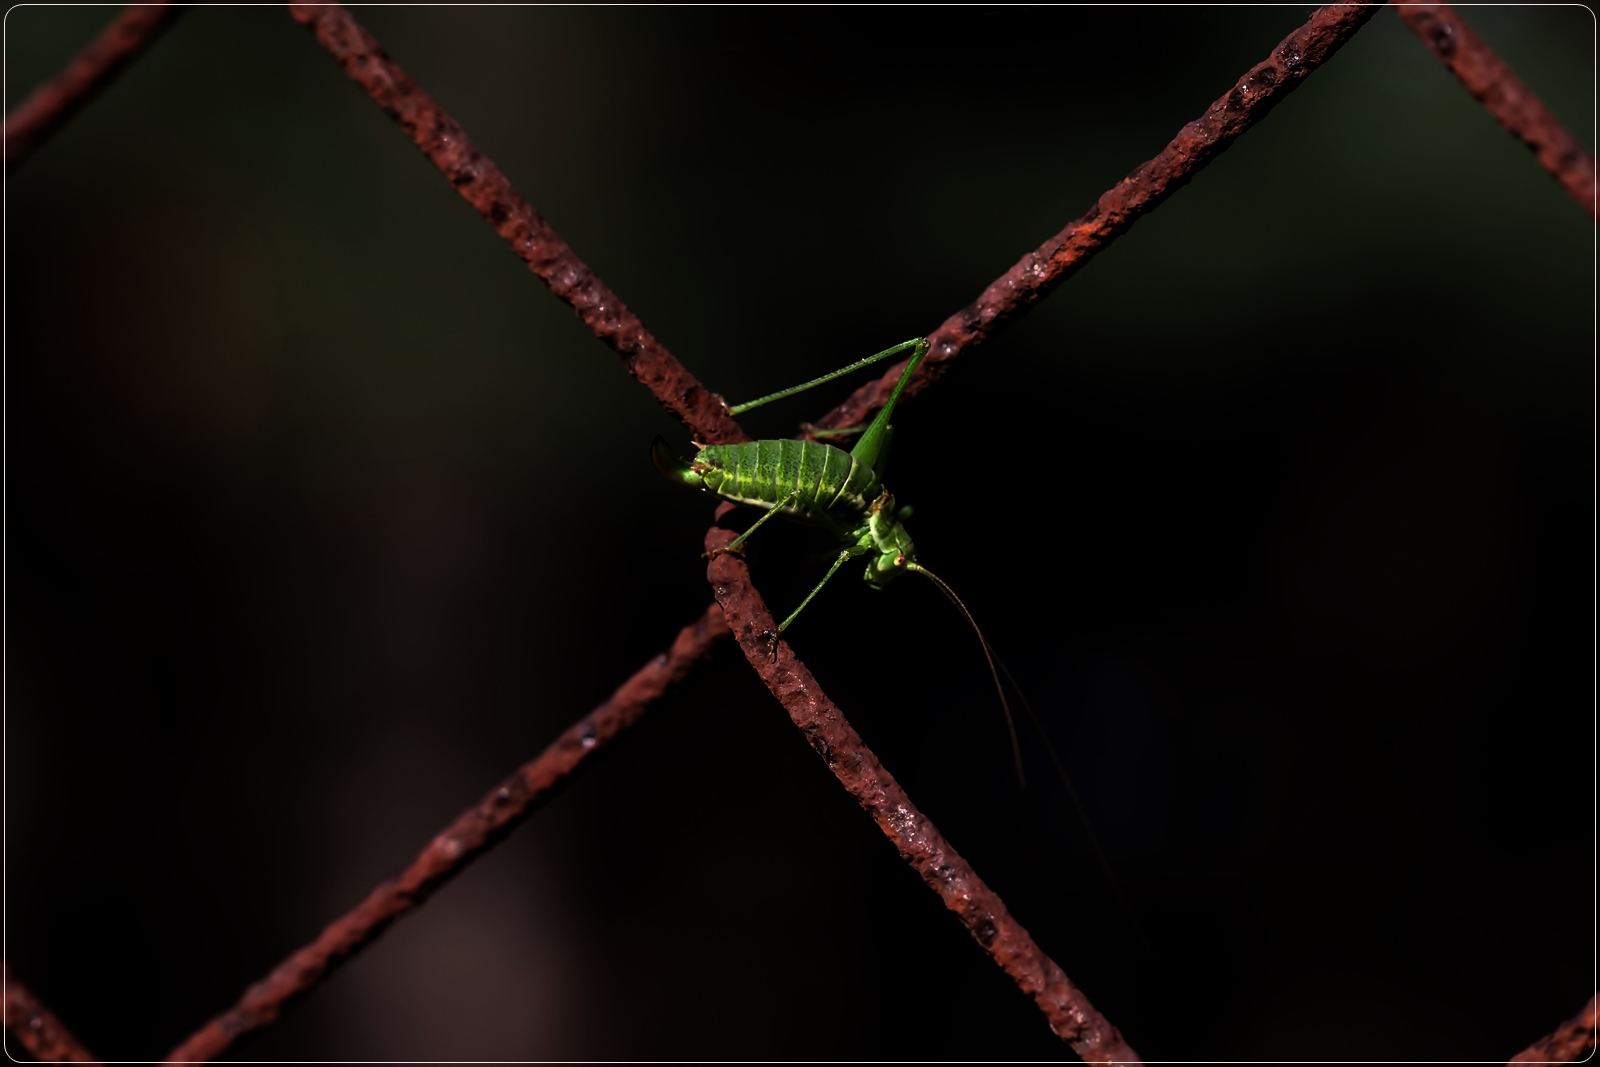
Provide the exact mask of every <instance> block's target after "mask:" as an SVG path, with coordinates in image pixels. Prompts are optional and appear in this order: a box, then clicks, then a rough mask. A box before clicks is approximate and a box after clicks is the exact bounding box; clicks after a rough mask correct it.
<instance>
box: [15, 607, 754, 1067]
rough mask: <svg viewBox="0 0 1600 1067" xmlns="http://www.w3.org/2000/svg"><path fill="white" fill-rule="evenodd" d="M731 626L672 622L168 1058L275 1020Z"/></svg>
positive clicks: (520, 814) (516, 817)
mask: <svg viewBox="0 0 1600 1067" xmlns="http://www.w3.org/2000/svg"><path fill="white" fill-rule="evenodd" d="M728 634H729V630H728V624H727V623H726V622H725V621H724V620H723V615H722V611H721V609H720V608H718V607H717V605H715V604H711V605H709V606H707V608H706V610H705V612H704V613H703V614H702V615H701V616H700V618H699V619H697V620H695V621H694V622H692V623H690V624H689V625H688V626H685V627H684V628H683V629H682V630H681V631H679V633H678V636H677V639H676V640H675V641H673V643H672V647H671V648H670V649H669V650H668V651H666V652H663V653H661V654H660V655H658V656H656V657H655V658H654V659H653V660H651V661H650V662H649V663H647V664H645V665H644V666H643V667H641V668H640V669H639V670H638V671H636V672H634V675H633V677H631V678H629V679H628V680H627V681H626V682H624V683H622V685H621V686H620V687H619V688H618V689H617V691H616V692H615V693H613V694H611V698H610V699H609V700H607V701H606V702H605V703H604V704H601V705H600V706H599V707H597V708H595V709H594V710H593V711H591V712H590V713H589V714H587V715H585V716H584V717H583V718H581V719H579V720H578V721H577V722H575V723H573V724H572V725H571V726H569V727H567V730H566V732H565V733H563V734H562V735H561V736H560V737H558V738H557V739H556V740H555V741H554V742H552V743H551V745H550V747H548V748H546V749H545V750H544V751H543V752H541V753H540V754H539V756H538V758H537V759H534V760H531V761H529V762H528V763H525V764H523V765H522V766H521V767H518V768H517V770H516V771H515V772H514V773H513V774H512V775H511V777H509V778H507V779H506V780H505V781H504V782H502V783H501V784H500V786H499V787H498V788H497V789H495V790H493V791H492V792H490V793H489V795H487V796H486V797H484V798H483V800H481V801H479V803H478V805H477V806H476V807H474V808H471V809H469V810H468V811H466V812H463V813H462V814H461V815H460V816H459V817H458V818H457V819H456V820H455V821H454V822H452V823H451V824H450V825H449V826H447V827H446V828H445V829H444V830H443V831H442V832H440V833H439V835H438V836H436V837H435V838H434V839H433V840H432V841H430V842H429V843H428V845H427V847H426V848H424V849H423V850H422V852H421V853H420V854H418V856H417V858H416V859H415V860H414V861H412V863H411V866H409V867H407V868H406V869H405V870H404V871H403V872H401V874H400V875H399V877H397V878H393V879H391V880H389V881H387V882H384V883H382V884H380V885H379V886H378V887H377V888H375V889H373V890H372V891H371V892H370V893H368V894H367V897H366V899H365V900H363V901H362V902H361V903H360V904H357V905H356V906H355V907H354V908H352V909H351V910H350V911H348V912H346V913H345V914H344V915H342V916H340V917H339V918H338V919H335V920H334V921H333V922H331V923H329V924H328V926H327V927H326V928H325V929H324V930H323V931H322V933H321V935H319V936H318V937H317V939H316V940H315V941H313V942H311V943H310V944H309V945H306V946H305V947H304V948H302V949H300V950H299V951H298V952H296V953H294V955H292V956H290V957H289V958H288V959H286V960H284V961H283V962H282V963H280V964H278V966H277V967H275V968H274V969H273V970H272V973H271V974H268V975H267V976H266V977H265V978H263V979H262V980H261V981H259V982H257V983H256V984H255V985H253V986H251V987H250V988H249V989H247V990H245V993H244V996H243V997H241V998H240V1000H239V1003H237V1004H235V1005H234V1006H233V1007H232V1008H229V1009H228V1010H227V1011H225V1012H223V1013H222V1014H221V1015H218V1016H217V1017H216V1018H214V1019H212V1020H211V1021H210V1022H208V1023H206V1024H205V1026H203V1027H201V1028H200V1029H199V1030H197V1031H195V1033H194V1034H192V1035H191V1036H190V1037H189V1038H188V1039H187V1040H185V1041H184V1042H183V1044H181V1045H179V1046H178V1047H177V1048H175V1049H173V1050H172V1053H171V1054H170V1055H169V1056H168V1057H167V1061H168V1062H169V1063H179V1062H191V1063H192V1062H196V1061H204V1060H210V1059H214V1058H215V1057H217V1056H220V1055H221V1054H222V1053H223V1052H225V1051H227V1049H228V1047H229V1046H231V1045H232V1044H233V1043H234V1041H236V1040H237V1039H238V1038H239V1037H240V1036H241V1035H243V1034H247V1033H249V1032H250V1031H252V1030H259V1029H260V1028H261V1027H263V1026H266V1025H268V1024H269V1023H271V1022H273V1021H274V1020H276V1019H277V1018H278V1016H279V1014H281V1013H282V1011H283V1009H284V1008H285V1007H286V1006H287V1005H288V1004H289V1003H290V1002H291V1001H293V1000H296V999H298V998H300V997H302V996H304V995H305V994H306V993H308V992H310V991H311V990H312V989H314V988H315V987H316V986H317V985H318V984H319V983H321V982H322V980H323V979H324V978H326V977H327V976H328V975H329V973H330V972H331V971H332V970H333V969H334V968H335V967H337V966H338V965H339V964H341V963H343V962H344V961H345V960H348V959H349V958H350V957H351V956H353V955H355V954H356V953H357V952H359V951H361V950H362V949H363V948H365V947H366V946H367V945H368V944H369V943H371V942H372V941H373V940H375V939H376V938H377V936H378V935H379V934H381V933H383V931H384V930H385V929H386V928H388V926H389V924H390V923H392V922H394V921H395V920H396V919H399V918H401V917H403V916H404V915H406V914H408V913H409V912H411V911H412V910H414V909H416V908H417V907H419V906H420V905H421V904H422V903H423V902H424V901H425V900H427V899H428V898H429V897H430V896H432V895H433V894H434V893H435V892H436V891H437V890H438V889H439V887H440V886H442V885H444V883H446V882H448V881H449V880H450V879H451V878H453V877H455V876H456V874H458V873H459V872H460V871H461V870H462V868H464V867H465V866H466V865H467V864H468V863H470V862H472V860H474V859H476V858H477V857H478V856H479V855H480V854H481V853H483V852H485V851H487V850H488V849H489V848H491V847H493V846H494V845H495V844H496V843H498V842H499V841H500V840H501V838H503V837H505V836H506V834H508V833H510V832H511V831H512V830H513V829H514V828H515V827H516V826H517V824H518V823H520V822H522V821H523V820H524V819H526V818H527V817H528V816H529V815H531V814H532V813H533V812H534V811H535V810H537V809H538V808H539V807H540V806H541V805H543V804H544V802H545V801H547V800H549V799H550V798H551V797H553V796H554V795H555V794H556V793H557V792H558V791H559V790H560V789H561V787H562V786H563V785H565V784H566V783H567V782H568V781H569V780H570V779H571V777H572V774H573V772H574V771H575V770H577V769H578V766H579V765H580V764H581V763H583V761H584V760H586V759H587V758H588V757H589V756H591V755H593V754H594V753H596V752H599V751H600V750H601V749H602V748H604V747H605V746H606V745H607V744H608V743H609V742H610V741H611V740H612V739H613V738H615V737H616V736H617V735H618V734H620V733H622V731H624V730H626V729H627V728H628V727H629V726H632V725H633V724H634V723H635V722H637V721H638V719H639V718H640V716H642V715H643V714H644V713H645V710H646V709H647V708H648V707H649V706H650V704H651V702H652V701H654V700H656V699H657V698H658V697H660V696H661V694H662V693H664V692H666V691H667V689H668V688H670V687H671V686H672V685H674V684H675V683H677V682H680V681H682V680H683V678H684V677H685V676H687V675H688V673H689V670H690V669H691V668H692V667H693V666H694V665H695V663H696V662H698V661H699V660H700V659H701V658H703V657H704V656H705V655H706V654H707V653H708V652H710V651H711V649H712V647H714V646H715V645H716V644H717V643H718V642H719V641H721V640H722V639H723V638H725V637H727V636H728ZM7 1003H8V1007H7V1011H8V1012H9V1010H10V1008H9V1001H8V1002H7ZM8 1017H9V1016H8Z"/></svg>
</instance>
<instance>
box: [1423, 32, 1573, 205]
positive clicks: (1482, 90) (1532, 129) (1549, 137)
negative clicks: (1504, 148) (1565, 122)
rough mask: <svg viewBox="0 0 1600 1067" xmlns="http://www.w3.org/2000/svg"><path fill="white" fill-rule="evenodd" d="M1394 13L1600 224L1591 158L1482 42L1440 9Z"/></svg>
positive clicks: (1531, 92) (1481, 39) (1530, 91)
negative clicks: (1398, 15) (1397, 14)
mask: <svg viewBox="0 0 1600 1067" xmlns="http://www.w3.org/2000/svg"><path fill="white" fill-rule="evenodd" d="M1399 11H1400V17H1401V18H1403V19H1405V22H1406V25H1407V26H1410V27H1411V32H1413V33H1415V34H1416V35H1417V36H1418V37H1420V38H1422V42H1423V43H1424V44H1426V45H1427V46H1428V47H1429V48H1430V49H1432V50H1433V54H1434V55H1436V56H1438V57H1439V59H1440V60H1441V61H1442V62H1443V63H1444V65H1445V66H1447V67H1449V68H1450V73H1452V74H1454V75H1455V76H1456V80H1458V81H1459V82H1461V84H1462V85H1464V86H1466V87H1467V92H1469V93H1471V94H1472V95H1473V96H1474V97H1476V98H1477V100H1478V103H1480V104H1482V105H1483V106H1484V107H1485V108H1487V109H1488V110H1489V114H1491V115H1493V116H1494V117H1495V119H1496V120H1497V121H1498V122H1499V123H1500V125H1502V126H1504V127H1505V128H1506V129H1507V130H1509V131H1511V135H1512V136H1513V137H1515V138H1517V140H1519V141H1521V142H1522V143H1523V144H1525V145H1527V146H1528V147H1529V148H1530V149H1531V150H1532V151H1533V154H1534V155H1535V156H1537V157H1538V159H1539V165H1540V166H1542V167H1543V168H1544V169H1545V170H1547V171H1549V172H1550V176H1551V177H1553V178H1554V179H1555V180H1556V181H1558V182H1560V183H1561V187H1562V188H1564V189H1565V190H1566V191H1567V192H1568V193H1569V194H1571V196H1572V199H1574V200H1576V201H1577V202H1578V203H1580V204H1582V205H1583V208H1584V210H1585V211H1587V212H1588V213H1589V215H1590V216H1591V217H1593V218H1600V206H1597V205H1596V202H1595V174H1594V157H1593V156H1591V155H1589V153H1588V151H1587V150H1585V149H1584V147H1583V145H1581V144H1579V143H1578V141H1577V139H1576V138H1575V137H1573V136H1572V134H1570V133H1568V132H1567V130H1566V127H1564V126H1562V125H1561V123H1560V121H1558V120H1557V119H1556V117H1555V116H1554V115H1552V114H1551V113H1550V109H1549V108H1547V107H1545V106H1544V103H1543V102H1542V101H1541V100H1540V99H1539V98H1538V97H1537V96H1535V95H1534V94H1533V91H1532V90H1531V89H1529V88H1528V87H1527V86H1526V85H1523V84H1522V81H1521V79H1519V78H1518V77H1517V76H1516V75H1515V74H1513V73H1511V68H1510V67H1508V66H1506V65H1505V64H1504V63H1503V62H1501V60H1500V57H1499V56H1497V55H1495V54H1494V52H1493V50H1491V49H1490V48H1489V46H1488V45H1486V44H1484V43H1483V38H1481V37H1479V36H1478V35H1477V34H1476V33H1474V32H1472V27H1471V26H1468V25H1467V23H1466V20H1464V19H1463V18H1462V17H1461V16H1460V15H1458V14H1456V13H1455V12H1454V11H1453V10H1451V9H1450V7H1449V6H1448V5H1446V4H1416V5H1406V6H1404V7H1400V8H1399Z"/></svg>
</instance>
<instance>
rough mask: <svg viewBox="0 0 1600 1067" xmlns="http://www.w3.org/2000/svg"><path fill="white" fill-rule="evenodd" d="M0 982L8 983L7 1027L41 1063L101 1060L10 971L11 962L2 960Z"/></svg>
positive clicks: (6, 995)
mask: <svg viewBox="0 0 1600 1067" xmlns="http://www.w3.org/2000/svg"><path fill="white" fill-rule="evenodd" d="M0 983H4V985H5V1001H6V1029H7V1030H10V1031H11V1032H12V1033H13V1034H15V1035H16V1037H17V1040H18V1041H20V1042H22V1047H23V1048H25V1049H27V1050H28V1052H29V1053H30V1054H31V1055H32V1056H33V1058H34V1059H36V1060H38V1061H39V1062H41V1063H99V1062H100V1061H99V1060H97V1059H95V1058H94V1057H93V1056H91V1055H89V1050H88V1049H86V1048H84V1047H83V1046H82V1045H80V1044H79V1043H78V1039H77V1038H75V1037H73V1036H72V1034H71V1033H70V1032H68V1030H67V1028H66V1027H65V1026H63V1025H61V1020H60V1019H57V1018H56V1017H55V1015H54V1014H52V1013H51V1011H50V1009H49V1008H47V1007H45V1006H44V1005H43V1004H42V1003H40V1001H39V998H38V997H36V996H34V995H33V991H32V990H30V989H29V988H28V987H27V986H25V985H23V984H22V983H21V982H19V981H17V976H16V975H14V974H12V973H11V966H10V965H9V964H7V963H4V962H0Z"/></svg>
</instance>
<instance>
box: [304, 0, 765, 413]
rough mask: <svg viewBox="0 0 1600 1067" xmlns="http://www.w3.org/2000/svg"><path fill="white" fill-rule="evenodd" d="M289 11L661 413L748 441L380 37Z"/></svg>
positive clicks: (330, 11)
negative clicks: (408, 73) (573, 312)
mask: <svg viewBox="0 0 1600 1067" xmlns="http://www.w3.org/2000/svg"><path fill="white" fill-rule="evenodd" d="M289 10H290V13H292V14H293V15H294V17H295V19H296V20H297V21H299V22H301V23H303V24H304V25H306V26H308V27H309V28H310V29H311V31H312V32H313V33H314V34H315V35H316V38H317V42H318V43H319V44H321V45H322V47H324V48H326V49H327V50H328V52H329V53H331V54H332V55H333V57H334V58H335V59H337V60H338V61H339V64H340V66H342V67H344V71H345V73H346V74H348V75H349V76H350V80H351V81H354V82H355V83H356V84H357V85H359V86H361V88H362V89H364V90H366V93H367V95H368V96H370V97H372V99H373V101H374V102H376V103H377V105H378V106H379V107H381V108H383V110H384V111H385V112H387V113H388V115H389V117H390V118H392V119H394V120H395V121H396V122H398V123H399V124H400V126H401V128H402V129H404V130H405V132H406V136H407V137H410V138H411V140H412V143H414V144H415V145H416V146H417V147H418V148H420V149H422V153H423V155H425V156H427V157H428V159H429V160H431V161H432V162H433V165H434V166H436V167H438V168H439V170H440V171H442V172H443V173H444V176H445V177H446V178H448V179H450V184H451V185H453V186H455V189H456V192H458V193H460V194H461V196H462V197H463V198H464V199H466V201H467V202H468V203H470V204H471V205H472V206H473V207H475V208H477V209H478V214H480V215H482V216H483V217H484V218H485V219H486V220H488V222H489V225H491V226H493V227H494V229H495V232H496V233H498V234H499V235H500V236H501V237H503V238H505V239H506V240H507V241H508V242H510V244H511V247H512V249H513V250H514V251H515V252H516V253H517V256H518V257H519V258H521V259H522V261H523V262H524V263H526V264H527V265H528V269H529V270H531V271H533V273H534V274H536V275H538V276H539V280H540V281H542V282H544V283H545V285H547V286H549V287H550V291H551V292H553V293H555V294H556V295H557V296H559V297H560V298H561V299H563V300H565V301H566V302H567V303H569V304H571V305H572V307H573V308H574V309H575V310H576V311H577V312H578V317H579V318H580V319H582V320H583V322H584V324H585V325H586V326H588V327H589V329H591V330H593V331H594V333H595V336H597V337H599V338H600V339H601V340H602V341H604V342H605V343H606V344H608V345H610V346H611V347H612V348H613V349H615V350H616V352H617V354H618V355H620V356H621V357H622V362H623V365H624V366H625V367H627V369H628V373H630V374H632V375H633V376H634V377H635V378H637V379H639V381H640V382H641V383H643V384H644V386H645V387H646V388H647V389H649V390H650V392H651V393H652V394H653V395H654V396H655V398H656V399H657V400H658V401H660V403H661V406H662V407H664V408H666V409H667V410H668V411H669V412H671V413H672V414H674V415H676V416H677V417H678V418H679V419H682V420H683V424H684V425H685V426H687V427H689V429H690V430H692V431H694V435H695V439H696V440H698V441H703V442H705V443H707V444H720V443H728V442H734V441H747V440H749V438H748V437H747V436H746V435H745V433H744V431H743V430H741V429H740V428H739V424H738V423H737V422H735V421H734V420H733V416H732V415H729V414H728V410H727V405H725V404H724V403H723V402H722V398H721V397H719V396H717V395H716V394H715V393H713V392H711V391H710V390H709V389H707V388H705V387H704V386H703V385H701V384H700V383H699V381H697V380H696V379H695V376H694V375H692V374H690V373H689V371H688V369H687V368H685V367H684V365H683V364H682V363H679V362H678V360H677V358H676V357H675V356H673V354H672V353H671V352H669V351H667V349H666V346H664V345H663V344H662V343H661V342H660V341H658V340H656V339H655V337H654V336H652V335H651V333H650V331H649V330H647V329H645V328H644V323H642V322H640V321H639V318H638V316H637V315H635V314H634V313H633V312H632V311H630V310H628V307H627V305H626V304H624V303H623V302H622V301H621V300H620V299H618V297H617V294H616V293H613V292H612V291H611V289H610V287H608V286H607V285H606V284H605V282H603V281H601V280H600V279H599V278H598V277H596V275H595V273H594V271H592V270H590V269H589V266H588V264H586V263H584V262H583V260H581V259H579V258H578V255H577V253H576V252H574V251H573V250H572V248H571V247H570V246H569V245H568V244H567V243H566V242H565V241H563V240H562V239H561V238H560V236H559V235H557V233H556V231H555V230H554V229H553V228H552V227H551V226H550V224H549V223H548V222H546V221H545V219H544V216H543V215H540V214H539V212H537V211H535V210H534V209H533V207H532V206H531V205H529V203H528V202H527V201H526V200H524V199H523V198H522V197H521V195H520V194H518V192H517V191H516V190H515V189H513V188H512V187H511V183H510V182H509V181H507V180H506V176H505V175H504V174H502V173H500V168H499V167H496V166H495V165H494V163H493V162H492V161H491V160H490V159H488V158H487V157H486V156H484V154H483V153H482V152H480V151H478V149H477V147H476V146H475V145H474V144H473V143H472V142H471V141H470V140H468V138H467V135H466V134H465V133H463V132H462V130H461V127H460V126H459V125H458V124H457V123H456V121H455V120H454V119H452V118H451V117H450V116H449V115H448V114H446V113H445V111H444V109H443V108H441V107H440V106H439V105H438V104H436V103H434V102H433V100H432V99H431V98H429V96H428V95H427V94H426V93H424V92H423V91H422V90H421V89H419V88H417V86H416V83H415V82H413V81H412V80H411V79H410V78H409V77H407V76H406V73H405V71H403V70H401V69H400V67H399V66H398V65H397V64H396V63H395V62H394V61H393V60H392V59H390V58H389V56H388V54H387V53H386V52H384V50H383V49H382V48H381V47H380V46H379V44H378V42H377V41H376V40H375V39H374V38H373V36H372V35H371V34H370V33H368V32H367V31H366V30H365V29H364V28H362V26H361V25H360V24H359V23H357V22H356V20H355V19H353V18H351V17H350V13H349V12H348V11H346V10H344V8H342V7H339V6H337V5H330V6H326V7H316V6H312V5H309V4H291V5H289Z"/></svg>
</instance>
